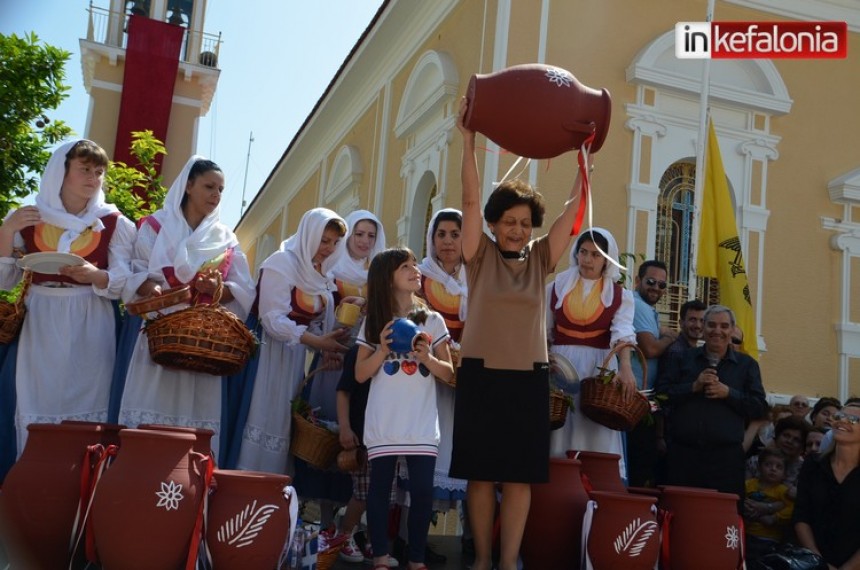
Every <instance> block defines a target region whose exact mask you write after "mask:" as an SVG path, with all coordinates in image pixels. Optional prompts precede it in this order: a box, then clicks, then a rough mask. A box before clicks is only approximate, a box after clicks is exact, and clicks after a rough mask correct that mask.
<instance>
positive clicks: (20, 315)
mask: <svg viewBox="0 0 860 570" xmlns="http://www.w3.org/2000/svg"><path fill="white" fill-rule="evenodd" d="M32 279H33V273H32V272H31V271H25V272H24V277H23V278H22V279H21V280H22V281H23V282H24V285H23V287H22V288H21V293H20V294H19V295H18V299H16V300H15V302H14V303H10V302H8V301H0V344H9V343H10V342H12V341H13V340H15V338H16V337H17V336H18V333H19V332H21V326H22V325H23V324H24V315H25V314H26V313H27V309H26V308H25V306H24V299H25V298H26V297H27V290H28V289H29V288H30V282H31V281H32Z"/></svg>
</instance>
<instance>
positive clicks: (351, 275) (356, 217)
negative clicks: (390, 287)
mask: <svg viewBox="0 0 860 570" xmlns="http://www.w3.org/2000/svg"><path fill="white" fill-rule="evenodd" d="M364 220H368V221H371V222H373V223H374V224H376V243H374V244H373V249H371V250H370V256H368V257H367V258H366V259H353V257H352V255H350V254H349V243H348V242H349V239H350V238H351V237H352V233H353V232H354V231H355V226H356V225H358V222H361V221H364ZM346 227H347V230H346V237H345V238H343V240H342V241H343V242H344V243H345V244H346V255H344V256H342V257H341V258H340V261H339V262H338V264H337V265H336V266H335V267H334V278H335V279H340V280H341V281H343V282H345V283H350V284H352V285H356V286H359V287H360V286H364V285H365V284H366V283H367V265H368V264H369V263H370V260H371V259H373V258H374V256H375V255H376V254H377V253H379V252H380V251H382V250H384V249H385V228H383V227H382V222H380V221H379V218H377V217H376V216H375V215H374V214H373V212H369V211H367V210H355V211H354V212H352V213H351V214H349V215H348V216H347V217H346Z"/></svg>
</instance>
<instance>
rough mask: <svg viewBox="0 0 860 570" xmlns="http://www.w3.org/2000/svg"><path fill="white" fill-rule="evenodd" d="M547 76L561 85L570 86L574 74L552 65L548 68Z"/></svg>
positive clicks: (552, 81)
mask: <svg viewBox="0 0 860 570" xmlns="http://www.w3.org/2000/svg"><path fill="white" fill-rule="evenodd" d="M546 77H547V79H549V81H550V83H555V84H556V85H558V86H559V87H570V83H571V81H572V80H573V76H572V75H571V74H570V73H568V72H567V71H565V70H563V69H559V68H557V67H550V68H549V69H547V70H546Z"/></svg>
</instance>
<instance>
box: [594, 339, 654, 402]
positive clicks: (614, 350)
mask: <svg viewBox="0 0 860 570" xmlns="http://www.w3.org/2000/svg"><path fill="white" fill-rule="evenodd" d="M625 348H632V349H633V352H634V353H635V354H636V356H637V357H638V358H639V364H641V365H642V389H643V390H647V389H648V361H647V360H645V355H644V354H643V353H642V349H641V348H639V347H638V346H636V344H634V343H632V342H619V343H616V344H615V346H613V347H612V350H610V351H609V354H607V355H606V358H604V359H603V368H604V369H605V368H607V367H608V366H609V362H610V361H611V360H612V357H613V356H615V355H616V354H618V353H619V352H621V351H622V350H624V349H625Z"/></svg>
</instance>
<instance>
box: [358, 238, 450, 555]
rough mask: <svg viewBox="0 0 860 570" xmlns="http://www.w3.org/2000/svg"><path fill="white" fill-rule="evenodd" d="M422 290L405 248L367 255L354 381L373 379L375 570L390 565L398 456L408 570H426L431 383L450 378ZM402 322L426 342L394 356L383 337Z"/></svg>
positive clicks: (367, 436) (367, 439)
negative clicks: (402, 461) (405, 501)
mask: <svg viewBox="0 0 860 570" xmlns="http://www.w3.org/2000/svg"><path fill="white" fill-rule="evenodd" d="M420 288H421V271H419V269H418V263H417V261H416V259H415V256H414V255H413V254H412V252H411V251H410V250H408V249H405V248H394V249H388V250H385V251H384V252H382V253H380V254H379V255H377V256H376V257H374V258H373V261H372V262H371V264H370V269H369V271H368V304H367V307H368V308H367V318H366V319H365V321H364V325H363V326H362V329H361V332H359V335H358V339H357V343H358V345H359V349H358V356H357V360H356V366H355V378H356V380H357V381H358V382H367V381H368V380H371V379H372V382H371V385H370V394H369V396H368V402H367V410H366V411H365V429H364V443H365V445H366V446H367V455H368V458H369V459H370V462H371V465H372V468H371V472H370V490H369V492H368V500H367V517H368V526H369V529H370V537H371V542H372V546H373V568H374V570H377V569H379V568H385V569H387V568H388V566H389V564H388V561H389V558H388V544H387V542H388V541H387V539H386V528H387V524H388V504H389V494H390V491H391V480H392V477H393V476H394V469H395V466H396V463H397V458H398V456H401V455H402V456H405V458H406V464H407V467H408V469H409V493H410V509H409V520H408V523H407V526H408V532H409V553H408V559H409V563H408V567H409V568H410V569H412V570H417V569H420V568H426V566H425V565H424V556H425V546H426V544H427V521H428V520H430V513H431V510H432V506H433V470H434V466H435V464H436V455H437V453H438V447H439V419H438V414H437V411H436V385H435V383H436V378H438V379H439V380H442V381H450V379H451V378H452V377H453V374H454V370H453V367H452V366H451V354H450V351H449V349H448V330H447V328H446V327H445V321H444V320H443V319H442V316H441V315H439V313H436V312H433V311H429V310H428V309H427V308H426V305H425V304H424V303H423V302H422V301H421V300H420V298H419V297H418V296H417V293H418V291H419V290H420ZM400 317H410V318H411V319H412V320H413V321H415V322H416V324H418V326H419V329H420V331H422V332H423V333H426V334H427V335H429V339H428V338H424V339H423V340H419V341H417V342H413V343H412V350H411V351H408V352H393V351H392V339H391V338H389V335H391V334H392V332H393V329H392V326H393V324H394V321H395V319H397V318H400Z"/></svg>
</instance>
